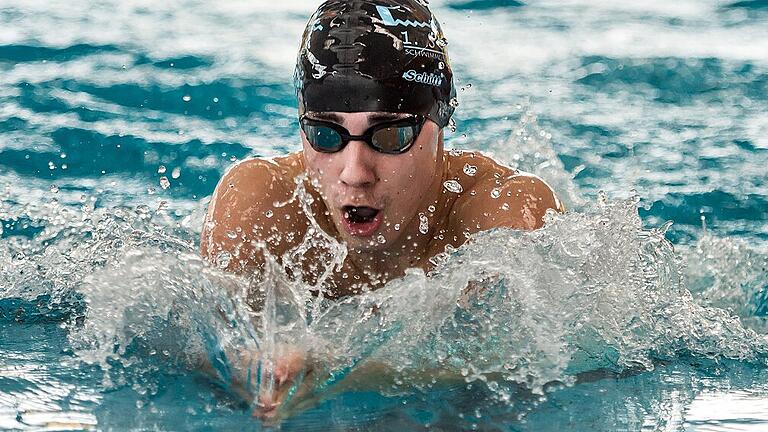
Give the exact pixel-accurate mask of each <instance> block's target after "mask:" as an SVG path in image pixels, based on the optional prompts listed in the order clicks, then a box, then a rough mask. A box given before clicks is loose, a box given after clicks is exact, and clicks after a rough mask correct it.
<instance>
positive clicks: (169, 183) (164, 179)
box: [160, 176, 171, 189]
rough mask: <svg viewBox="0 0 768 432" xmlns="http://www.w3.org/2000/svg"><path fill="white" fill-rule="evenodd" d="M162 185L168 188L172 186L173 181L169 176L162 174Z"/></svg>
mask: <svg viewBox="0 0 768 432" xmlns="http://www.w3.org/2000/svg"><path fill="white" fill-rule="evenodd" d="M160 187H161V188H163V189H168V188H169V187H171V182H170V181H169V180H168V177H166V176H162V177H160Z"/></svg>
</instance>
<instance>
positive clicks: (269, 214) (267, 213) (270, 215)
mask: <svg viewBox="0 0 768 432" xmlns="http://www.w3.org/2000/svg"><path fill="white" fill-rule="evenodd" d="M274 215H275V213H273V212H272V210H267V211H265V212H264V216H266V217H267V218H271V217H272V216H274Z"/></svg>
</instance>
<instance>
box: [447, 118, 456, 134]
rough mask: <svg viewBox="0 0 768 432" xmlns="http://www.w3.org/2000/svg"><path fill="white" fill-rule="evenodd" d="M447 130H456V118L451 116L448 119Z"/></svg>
mask: <svg viewBox="0 0 768 432" xmlns="http://www.w3.org/2000/svg"><path fill="white" fill-rule="evenodd" d="M448 130H449V131H451V132H456V120H454V119H453V117H451V119H450V120H448Z"/></svg>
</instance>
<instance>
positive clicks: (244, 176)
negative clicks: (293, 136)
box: [219, 153, 304, 195]
mask: <svg viewBox="0 0 768 432" xmlns="http://www.w3.org/2000/svg"><path fill="white" fill-rule="evenodd" d="M303 170H304V167H303V159H302V157H301V154H300V153H291V154H288V155H286V156H280V157H274V158H250V159H245V160H243V161H240V162H238V163H236V164H234V165H232V166H231V167H230V168H229V169H228V170H227V172H226V173H225V174H224V176H223V177H222V179H221V181H220V183H219V187H221V186H226V188H229V189H233V188H234V189H237V190H238V191H239V192H240V193H247V194H257V195H263V194H269V195H272V194H279V195H284V194H287V193H293V189H294V179H295V178H296V176H298V175H300V174H301V173H302V172H303Z"/></svg>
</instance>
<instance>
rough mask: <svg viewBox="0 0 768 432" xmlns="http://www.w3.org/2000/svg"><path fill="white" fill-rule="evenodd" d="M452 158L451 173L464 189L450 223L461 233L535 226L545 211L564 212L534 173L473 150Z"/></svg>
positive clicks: (547, 186)
mask: <svg viewBox="0 0 768 432" xmlns="http://www.w3.org/2000/svg"><path fill="white" fill-rule="evenodd" d="M452 157H453V161H452V163H451V165H453V167H452V171H453V173H452V174H453V175H454V176H456V178H457V179H458V181H459V183H461V184H462V186H463V189H464V191H463V192H462V194H461V197H460V198H459V199H457V201H456V203H455V204H454V211H453V216H454V217H453V219H454V221H453V225H455V226H458V227H459V228H460V229H461V230H462V231H464V232H471V233H474V232H479V231H484V230H488V229H492V228H497V227H509V228H515V229H523V230H531V229H537V228H540V227H541V226H542V225H543V224H544V215H545V214H546V212H547V210H549V209H554V210H556V211H561V212H562V211H565V208H564V207H563V205H562V203H561V202H560V200H559V199H558V198H557V195H556V193H555V191H554V190H553V189H552V188H551V187H550V186H549V185H548V184H547V183H546V182H545V181H544V180H543V179H541V178H540V177H538V176H536V175H534V174H530V173H526V172H523V171H519V170H516V169H514V168H510V167H507V166H505V165H503V164H501V163H498V162H497V161H495V160H494V159H493V158H491V157H489V156H487V155H484V154H482V153H480V152H476V151H474V152H464V153H463V154H462V155H460V156H452ZM457 165H460V166H461V168H460V171H459V169H458V167H457ZM462 182H463V183H462Z"/></svg>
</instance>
